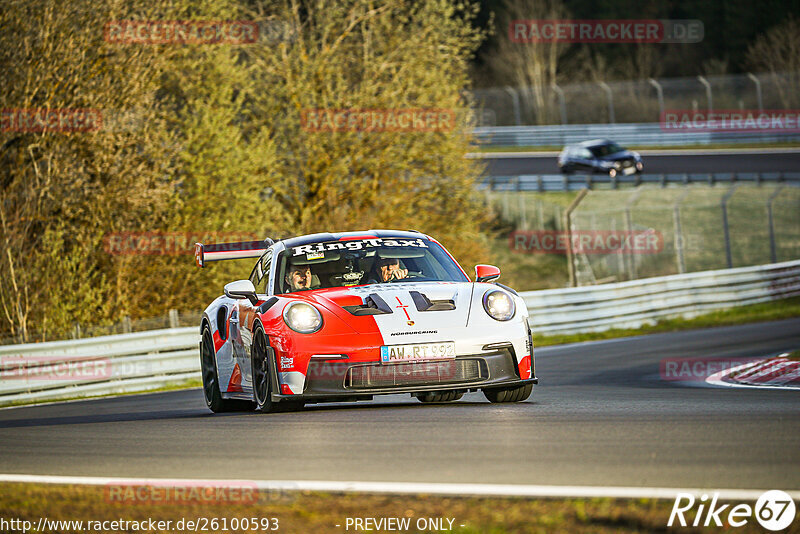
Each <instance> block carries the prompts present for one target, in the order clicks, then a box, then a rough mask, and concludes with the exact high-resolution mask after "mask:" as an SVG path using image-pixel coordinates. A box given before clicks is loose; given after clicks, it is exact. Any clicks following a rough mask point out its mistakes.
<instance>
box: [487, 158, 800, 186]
mask: <svg viewBox="0 0 800 534" xmlns="http://www.w3.org/2000/svg"><path fill="white" fill-rule="evenodd" d="M553 166H555V158H553ZM733 183H743V184H752V185H759V184H762V183H771V184H781V183H783V184H786V185H793V186H797V187H800V172H739V173H733V172H726V173H720V172H715V173H670V174H649V173H644V174H629V175H617V176H615V177H613V178H612V177H610V176H608V175H607V174H525V175H519V176H487V177H485V178H484V179H483V181H482V182H480V183H479V184H478V188H479V189H483V190H485V189H489V190H490V191H535V192H538V193H545V192H551V191H578V190H580V189H583V188H588V189H598V188H600V189H618V188H620V187H636V186H639V185H644V184H655V185H661V186H662V187H666V186H667V185H669V184H679V185H690V184H703V185H714V184H733Z"/></svg>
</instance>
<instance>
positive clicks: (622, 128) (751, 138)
mask: <svg viewBox="0 0 800 534" xmlns="http://www.w3.org/2000/svg"><path fill="white" fill-rule="evenodd" d="M472 135H473V136H474V137H475V138H476V140H477V141H478V143H479V144H480V145H483V146H508V147H515V146H526V147H550V148H561V147H563V146H565V145H568V144H573V143H580V142H582V141H588V140H591V139H611V140H612V141H615V142H617V143H619V144H621V145H623V146H654V147H670V146H685V145H698V146H703V145H713V144H738V143H788V142H795V141H800V133H798V132H786V131H778V130H756V131H734V132H731V131H703V132H700V131H672V130H664V129H663V128H662V127H661V124H660V123H624V124H583V123H581V124H563V125H548V126H494V127H489V126H481V127H477V128H474V129H473V130H472Z"/></svg>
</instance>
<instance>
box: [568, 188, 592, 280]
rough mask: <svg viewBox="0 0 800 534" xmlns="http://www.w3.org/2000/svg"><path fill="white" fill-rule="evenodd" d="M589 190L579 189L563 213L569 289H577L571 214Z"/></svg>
mask: <svg viewBox="0 0 800 534" xmlns="http://www.w3.org/2000/svg"><path fill="white" fill-rule="evenodd" d="M588 192H589V190H588V189H586V188H584V189H581V191H580V193H578V196H577V197H575V200H573V201H572V203H571V204H570V205H569V207H568V208H567V211H565V212H564V231H565V232H566V233H567V269H569V285H570V287H577V285H578V279H577V277H576V276H575V262H574V259H573V258H574V254H573V253H572V222H571V220H570V219H571V218H572V212H573V211H574V210H575V208H577V207H578V204H580V203H581V200H583V197H585V196H586V193H588Z"/></svg>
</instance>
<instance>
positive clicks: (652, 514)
mask: <svg viewBox="0 0 800 534" xmlns="http://www.w3.org/2000/svg"><path fill="white" fill-rule="evenodd" d="M109 494H110V492H109V490H108V489H107V488H104V487H99V486H77V485H76V486H62V485H46V484H16V483H13V484H12V483H7V484H0V517H2V518H4V519H6V520H8V519H21V520H25V521H30V522H31V523H32V524H33V525H34V527H35V526H36V525H37V524H38V522H39V519H40V518H42V517H47V519H48V520H49V521H53V520H67V521H69V520H72V521H84V522H85V521H114V520H123V521H147V520H149V519H153V520H154V521H156V522H157V521H165V522H166V521H171V522H172V523H171V525H170V528H161V529H159V528H156V529H154V530H148V529H147V528H145V529H142V530H135V529H132V528H131V527H130V525H128V528H127V531H129V532H137V531H138V532H172V533H174V532H186V531H193V529H189V528H185V527H184V528H183V529H180V528H176V525H177V523H178V521H180V520H181V519H183V520H184V526H185V525H186V521H189V520H193V521H196V520H198V519H199V518H206V520H208V524H207V525H208V527H209V528H208V530H207V531H216V532H247V531H248V530H244V529H232V528H230V526H231V525H232V520H233V519H234V518H237V521H236V522H237V523H238V520H242V519H245V518H247V519H250V518H255V519H259V520H261V519H263V518H269V519H271V518H275V519H277V520H278V529H277V531H278V532H315V533H329V532H330V533H341V532H348V531H350V532H354V531H356V532H363V531H365V529H359V530H356V529H355V528H354V527H353V525H352V524H351V525H350V527H349V528H346V526H347V518H365V517H370V518H375V519H379V518H390V517H391V518H407V519H408V524H409V525H410V528H409V529H408V530H401V531H403V532H438V531H439V530H437V529H436V528H431V526H432V524H431V523H427V525H423V522H424V521H426V520H427V519H429V518H433V519H438V520H440V521H443V524H444V525H448V526H449V523H448V521H447V520H448V519H452V520H453V522H452V530H449V528H448V529H445V530H448V531H450V532H455V533H460V534H473V533H493V534H504V533H512V532H513V533H529V532H530V533H538V532H580V533H583V532H587V533H588V532H592V533H606V532H608V533H611V532H660V531H664V530H666V523H667V521H668V519H669V515H670V511H671V509H672V504H673V501H672V500H655V499H607V498H603V499H528V498H466V497H465V498H451V497H438V496H426V495H410V496H396V495H365V494H346V495H338V494H327V493H312V492H281V493H280V494H277V493H270V494H265V493H263V492H262V493H261V494H260V495H259V496H258V498H257V499H252V500H249V501H248V502H249V503H248V504H244V503H241V502H240V503H238V504H237V503H235V502H226V503H224V504H218V503H214V504H207V503H184V504H176V503H172V504H169V505H167V504H149V503H148V504H144V503H141V504H131V503H130V502H129V503H125V504H122V503H118V502H110V499H109V497H108V495H109ZM688 515H689V514H687V519H691V520H693V519H694V518H693V517H691V518H689V517H688ZM212 519H216V520H217V528H214V529H211V528H210V527H211V525H212V523H211V520H212ZM223 520H224V521H225V522H226V524H227V526H228V528H227V529H226V528H223ZM201 521H202V519H201ZM418 522H419V523H418ZM752 523H755V521H754V520H752V519H751V521H749V522H748V524H747V525H746V526H745V527H743V528H737V529H736V531H737V532H756V531H758V530H757V529H756V528H755V527H756V526H757V525H758V524H757V523H755V525H753V524H752ZM337 525H339V526H337ZM86 526H87V525H86V524H84V525H83V526H82V529H80V530H79V529H77V528H75V525H74V524H73V525H72V527H71V528H70V527H63V526H62V528H58V529H57V528H52V527H51V528H50V529H47V530H48V531H51V532H52V531H58V532H88V531H91V530H92V529H90V528H86ZM109 526H110V525H109ZM165 526H166V524H165ZM418 527H422V528H418ZM95 530H97V529H95ZM198 530H202V528H200V529H198ZM103 531H107V532H109V531H114V529H103ZM116 531H118V532H119V531H126V529H124V528H119V529H117V530H116ZM256 531H258V532H264V531H265V530H249V532H256ZM272 531H273V532H274V531H275V530H272ZM387 531H389V530H386V529H374V530H372V532H387ZM394 531H397V530H394Z"/></svg>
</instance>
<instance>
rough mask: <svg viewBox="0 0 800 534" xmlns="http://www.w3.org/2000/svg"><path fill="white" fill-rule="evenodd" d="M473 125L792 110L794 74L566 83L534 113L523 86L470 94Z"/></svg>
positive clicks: (798, 92)
mask: <svg viewBox="0 0 800 534" xmlns="http://www.w3.org/2000/svg"><path fill="white" fill-rule="evenodd" d="M472 95H473V97H474V99H475V102H476V107H477V109H479V110H481V112H480V113H479V114H478V124H477V125H478V126H522V125H534V124H596V123H599V124H608V123H646V122H652V123H655V122H659V120H660V117H661V113H662V112H663V111H664V110H710V109H717V110H722V109H728V110H731V109H740V110H744V109H747V110H762V109H767V110H770V109H773V110H774V109H797V108H798V107H800V73H798V72H794V73H784V74H763V73H762V74H751V73H749V74H741V75H739V74H737V75H724V76H705V77H702V76H696V77H689V78H662V79H657V80H656V79H647V80H628V81H617V82H598V83H572V84H563V85H556V86H552V87H550V88H546V89H545V99H544V101H545V102H546V104H545V106H544V108H545V109H539V108H537V106H536V104H535V103H534V99H533V98H532V97H531V91H529V90H528V88H526V87H494V88H488V89H476V90H474V91H473V92H472Z"/></svg>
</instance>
